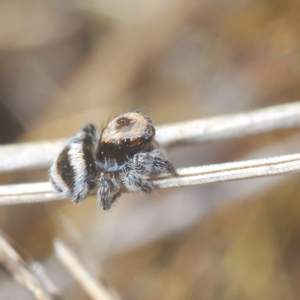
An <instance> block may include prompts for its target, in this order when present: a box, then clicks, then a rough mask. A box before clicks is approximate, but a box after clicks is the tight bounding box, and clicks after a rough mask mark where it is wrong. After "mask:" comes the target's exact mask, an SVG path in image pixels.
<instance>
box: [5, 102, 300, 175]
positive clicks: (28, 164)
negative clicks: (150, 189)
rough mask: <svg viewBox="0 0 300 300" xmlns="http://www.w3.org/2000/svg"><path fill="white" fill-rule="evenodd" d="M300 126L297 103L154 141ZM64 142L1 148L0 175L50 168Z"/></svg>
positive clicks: (180, 126) (185, 126) (161, 130)
mask: <svg viewBox="0 0 300 300" xmlns="http://www.w3.org/2000/svg"><path fill="white" fill-rule="evenodd" d="M299 125H300V102H294V103H289V104H283V105H277V106H273V107H268V108H264V109H259V110H254V111H250V112H245V113H237V114H232V115H225V116H218V117H213V118H207V119H198V120H192V121H186V122H181V123H174V124H169V125H161V126H158V130H157V134H156V139H157V141H158V142H159V144H160V145H161V146H162V147H164V148H170V147H174V146H178V145H188V144H190V143H202V142H209V141H215V140H220V139H231V138H236V137H242V136H247V135H253V134H258V133H262V132H268V131H273V130H277V129H282V128H289V127H296V126H299ZM65 143H66V140H55V141H45V142H32V143H25V144H13V145H6V146H1V147H0V173H5V172H13V171H21V170H30V169H40V168H46V167H49V166H50V165H51V163H52V161H53V157H54V155H55V153H57V152H58V151H59V150H60V149H61V148H62V147H63V145H64V144H65Z"/></svg>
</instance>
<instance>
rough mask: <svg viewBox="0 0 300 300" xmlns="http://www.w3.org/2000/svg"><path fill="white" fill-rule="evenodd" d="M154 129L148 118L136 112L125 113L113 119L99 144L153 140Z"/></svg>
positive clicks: (105, 129)
mask: <svg viewBox="0 0 300 300" xmlns="http://www.w3.org/2000/svg"><path fill="white" fill-rule="evenodd" d="M154 135H155V128H154V126H153V125H152V121H151V119H150V118H148V117H145V116H144V115H143V114H141V113H138V112H131V113H126V114H123V115H121V116H118V117H116V118H114V119H113V120H112V121H111V122H110V123H109V124H108V125H107V126H106V127H105V128H104V130H103V132H102V135H101V142H103V143H107V144H108V143H117V142H118V141H122V140H125V139H130V140H131V141H134V140H137V139H139V138H143V139H144V138H153V137H154Z"/></svg>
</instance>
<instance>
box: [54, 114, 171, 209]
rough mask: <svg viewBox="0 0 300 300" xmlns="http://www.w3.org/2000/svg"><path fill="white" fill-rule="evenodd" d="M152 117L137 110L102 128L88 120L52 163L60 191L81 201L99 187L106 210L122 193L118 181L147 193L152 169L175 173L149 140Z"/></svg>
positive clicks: (155, 171) (98, 193)
mask: <svg viewBox="0 0 300 300" xmlns="http://www.w3.org/2000/svg"><path fill="white" fill-rule="evenodd" d="M154 135H155V128H154V126H153V123H152V120H151V119H150V118H149V117H148V116H146V115H144V114H142V113H141V112H137V111H135V112H129V113H125V114H123V115H120V116H117V117H115V118H114V119H113V120H112V121H111V122H110V123H109V124H108V125H107V126H106V127H105V128H104V129H103V131H102V134H101V136H100V135H99V133H98V131H97V130H96V129H95V127H94V125H92V124H89V125H86V126H84V127H83V129H82V130H81V131H80V132H79V133H77V134H76V135H75V137H73V138H72V139H71V140H70V141H69V143H68V144H67V145H66V146H65V147H64V148H63V150H62V151H61V152H60V153H59V154H58V156H57V157H56V159H55V161H54V163H53V165H52V167H51V168H50V172H49V173H50V181H51V183H52V185H53V187H54V189H55V191H57V192H58V193H61V194H62V195H64V196H71V197H72V200H73V201H74V202H76V203H79V202H81V201H82V200H83V199H84V198H85V197H86V196H87V195H88V193H89V192H91V191H92V190H94V189H97V197H98V202H99V203H100V205H101V206H102V207H103V209H104V210H108V209H109V208H110V207H111V205H112V203H113V202H114V201H115V200H116V198H117V197H118V196H120V189H121V185H122V184H123V185H124V186H126V187H127V188H129V189H131V190H140V191H142V192H144V193H148V194H149V193H151V192H152V190H153V187H152V185H151V184H150V182H149V181H148V179H149V177H150V176H151V175H152V174H159V173H171V174H174V175H175V174H176V171H175V169H174V167H173V165H172V164H171V163H170V162H169V161H168V160H166V159H165V158H164V156H163V154H162V152H161V150H160V149H159V148H157V147H156V146H157V143H156V142H155V141H154V140H153V139H154Z"/></svg>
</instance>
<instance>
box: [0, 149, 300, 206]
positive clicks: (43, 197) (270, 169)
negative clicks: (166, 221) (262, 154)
mask: <svg viewBox="0 0 300 300" xmlns="http://www.w3.org/2000/svg"><path fill="white" fill-rule="evenodd" d="M299 171H300V153H297V154H290V155H283V156H276V157H269V158H261V159H253V160H246V161H239V162H232V163H223V164H216V165H208V166H201V167H192V168H184V169H179V170H177V172H178V176H177V177H162V176H161V177H158V178H155V179H153V180H152V184H153V186H154V187H155V188H156V189H164V188H171V187H180V186H190V185H199V184H206V183H213V182H222V181H231V180H239V179H247V178H259V177H265V176H273V175H283V174H288V173H295V172H299ZM127 191H129V190H127ZM61 199H65V198H63V197H61V196H59V195H57V194H54V193H52V192H51V185H50V183H48V182H41V183H28V184H16V185H6V186H5V185H3V186H0V205H5V204H19V203H32V202H44V201H52V200H61Z"/></svg>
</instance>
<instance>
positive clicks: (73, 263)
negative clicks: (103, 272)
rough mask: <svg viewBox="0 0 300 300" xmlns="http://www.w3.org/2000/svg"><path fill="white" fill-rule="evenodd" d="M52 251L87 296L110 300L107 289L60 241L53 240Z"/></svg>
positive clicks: (96, 299)
mask: <svg viewBox="0 0 300 300" xmlns="http://www.w3.org/2000/svg"><path fill="white" fill-rule="evenodd" d="M54 249H55V254H56V257H57V258H58V259H59V260H60V262H61V263H62V264H63V265H64V266H65V267H66V268H67V269H68V271H69V272H70V273H71V274H72V275H73V276H74V277H75V278H76V279H77V281H78V282H79V283H80V285H81V286H82V288H83V289H84V290H85V291H86V292H87V293H88V295H89V296H90V297H91V298H92V299H95V300H112V299H113V297H112V295H111V294H110V293H109V292H108V290H107V288H106V287H105V286H104V285H102V284H101V283H100V282H99V281H97V280H96V279H95V278H93V277H92V276H91V275H90V274H89V272H88V271H87V270H86V268H85V267H84V266H83V265H82V263H80V261H79V259H78V258H77V257H76V255H75V253H74V252H73V251H72V250H71V249H69V248H68V247H67V246H66V245H65V244H64V243H63V242H62V241H61V240H58V239H57V240H55V242H54Z"/></svg>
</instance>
